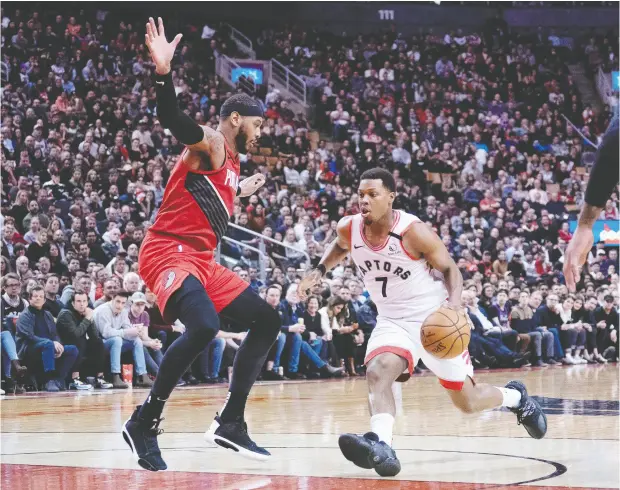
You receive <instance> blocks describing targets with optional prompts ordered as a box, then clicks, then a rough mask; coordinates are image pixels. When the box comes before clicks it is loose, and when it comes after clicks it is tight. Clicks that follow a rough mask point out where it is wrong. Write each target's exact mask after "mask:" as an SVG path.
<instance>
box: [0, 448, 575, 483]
mask: <svg viewBox="0 0 620 490" xmlns="http://www.w3.org/2000/svg"><path fill="white" fill-rule="evenodd" d="M161 449H163V450H166V451H196V452H209V451H214V450H220V449H221V448H208V447H204V446H200V447H183V448H178V447H177V448H167V447H162V448H161ZM269 449H334V450H336V449H338V448H337V447H331V446H269ZM118 450H119V449H118V448H110V449H75V450H66V451H37V452H24V453H11V454H3V456H29V455H36V454H64V453H71V454H74V453H89V452H109V451H118ZM399 451H401V452H402V451H417V452H428V453H455V454H477V455H483V456H503V457H506V458H514V459H527V460H530V461H536V462H539V463H546V464H548V465H551V466H553V467H554V471H553V472H552V473H550V474H548V475H545V476H541V477H538V478H533V479H531V480H524V481H519V482H516V483H502V484H494V483H490V484H485V485H492V486H491V487H487V488H502V487H504V488H505V487H506V486H507V485H509V486H516V485H525V484H528V483H534V482H539V481H544V480H551V479H552V478H557V477H558V476H561V475H563V474H564V473H566V472H567V471H568V468H567V467H566V466H565V465H563V464H562V463H558V462H556V461H550V460H547V459H542V458H534V457H531V456H519V455H516V454H501V453H483V452H479V451H454V450H449V449H448V450H443V449H416V448H406V449H399ZM4 464H17V463H4ZM20 464H21V463H20ZM26 464H27V463H26ZM32 466H38V465H32ZM67 466H68V465H65V466H61V468H65V467H67ZM98 469H101V468H98ZM108 469H112V470H114V469H121V468H108ZM198 473H203V472H198ZM204 473H210V472H208V471H206V472H204ZM232 474H235V473H232ZM242 474H244V473H242ZM267 476H292V475H276V474H268V475H267ZM319 478H341V479H345V480H346V479H347V477H342V476H340V477H339V476H335V477H331V476H330V477H319ZM367 479H368V480H371V479H374V478H367ZM404 481H418V480H404ZM420 481H422V480H420ZM445 483H450V482H445ZM467 483H471V484H472V485H477V484H478V482H467Z"/></svg>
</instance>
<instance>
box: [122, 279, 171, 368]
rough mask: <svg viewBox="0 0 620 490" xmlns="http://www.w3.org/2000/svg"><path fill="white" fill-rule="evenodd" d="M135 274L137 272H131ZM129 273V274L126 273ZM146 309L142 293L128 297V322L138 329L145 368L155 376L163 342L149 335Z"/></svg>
mask: <svg viewBox="0 0 620 490" xmlns="http://www.w3.org/2000/svg"><path fill="white" fill-rule="evenodd" d="M132 274H134V275H135V276H137V274H135V273H132ZM128 275H129V274H128ZM145 310H146V296H145V295H144V293H141V292H139V291H138V292H135V293H133V294H132V295H131V297H130V298H129V311H128V317H129V323H130V324H131V325H132V326H134V327H136V328H138V329H139V330H140V339H141V340H142V345H143V346H144V361H145V362H146V370H147V371H148V372H149V374H151V375H152V376H157V373H158V372H159V366H160V365H161V361H162V359H163V358H164V353H163V352H162V347H163V344H162V342H161V340H159V339H152V338H151V337H149V326H150V324H151V322H150V317H149V314H148V312H147V311H145Z"/></svg>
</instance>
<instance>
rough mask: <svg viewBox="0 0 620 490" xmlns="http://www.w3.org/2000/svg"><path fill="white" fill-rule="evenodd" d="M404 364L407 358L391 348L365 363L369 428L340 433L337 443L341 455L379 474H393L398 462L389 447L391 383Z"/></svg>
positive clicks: (392, 404)
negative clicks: (362, 432)
mask: <svg viewBox="0 0 620 490" xmlns="http://www.w3.org/2000/svg"><path fill="white" fill-rule="evenodd" d="M406 368H407V361H406V360H405V359H403V358H402V357H400V356H398V355H396V354H393V353H391V352H384V353H383V354H379V355H378V356H376V357H375V358H373V359H372V360H371V361H370V362H369V363H368V365H367V371H366V379H367V381H368V407H369V410H370V415H371V418H370V432H367V433H366V434H364V435H363V436H359V435H357V434H343V435H341V436H340V438H339V439H338V445H339V446H340V450H341V451H342V454H343V455H344V457H345V458H347V459H348V460H349V461H352V462H353V463H354V464H355V465H357V466H359V467H361V468H366V469H371V468H374V470H375V471H376V472H377V473H378V474H379V475H381V476H395V475H397V474H398V473H399V472H400V462H399V461H398V458H397V457H396V453H395V452H394V450H393V449H392V447H391V444H392V429H393V427H394V417H395V416H396V403H395V401H394V394H393V392H392V385H393V384H394V382H395V381H396V378H398V377H399V376H400V375H401V373H402V372H403V371H404V370H405V369H406Z"/></svg>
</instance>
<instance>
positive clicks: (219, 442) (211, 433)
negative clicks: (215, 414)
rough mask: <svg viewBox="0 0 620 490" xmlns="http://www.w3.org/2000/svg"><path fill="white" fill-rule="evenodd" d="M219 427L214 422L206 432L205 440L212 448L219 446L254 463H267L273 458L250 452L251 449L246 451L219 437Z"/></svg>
mask: <svg viewBox="0 0 620 490" xmlns="http://www.w3.org/2000/svg"><path fill="white" fill-rule="evenodd" d="M214 425H215V427H214ZM218 427H219V424H218V423H217V422H216V421H215V420H214V421H213V423H212V424H211V427H209V430H208V431H207V432H205V435H204V438H205V441H206V443H207V444H208V445H209V446H210V447H218V446H219V447H222V448H224V449H230V450H232V451H234V452H235V453H237V454H238V455H239V456H243V457H244V458H247V459H252V460H254V461H267V460H268V459H269V458H271V455H267V454H260V453H256V452H254V451H250V450H249V449H246V448H244V447H242V446H239V445H238V444H235V443H234V442H232V441H231V440H229V439H226V438H224V437H222V436H218V435H217V434H216V433H215V430H216V429H217V428H218Z"/></svg>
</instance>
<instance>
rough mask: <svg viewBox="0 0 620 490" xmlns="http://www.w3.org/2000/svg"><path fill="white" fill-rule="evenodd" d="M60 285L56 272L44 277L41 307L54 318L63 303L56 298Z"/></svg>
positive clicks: (56, 316) (62, 306)
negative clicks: (43, 297)
mask: <svg viewBox="0 0 620 490" xmlns="http://www.w3.org/2000/svg"><path fill="white" fill-rule="evenodd" d="M59 287H60V279H59V278H58V276H57V275H56V274H49V275H48V276H47V278H46V279H45V287H44V290H45V304H44V305H43V309H44V310H47V311H49V312H50V313H51V314H52V316H53V317H54V318H58V315H59V314H60V310H62V309H63V308H64V307H65V305H64V304H63V303H61V301H60V299H58V288H59ZM67 343H69V344H71V345H75V344H73V343H72V342H67Z"/></svg>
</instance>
